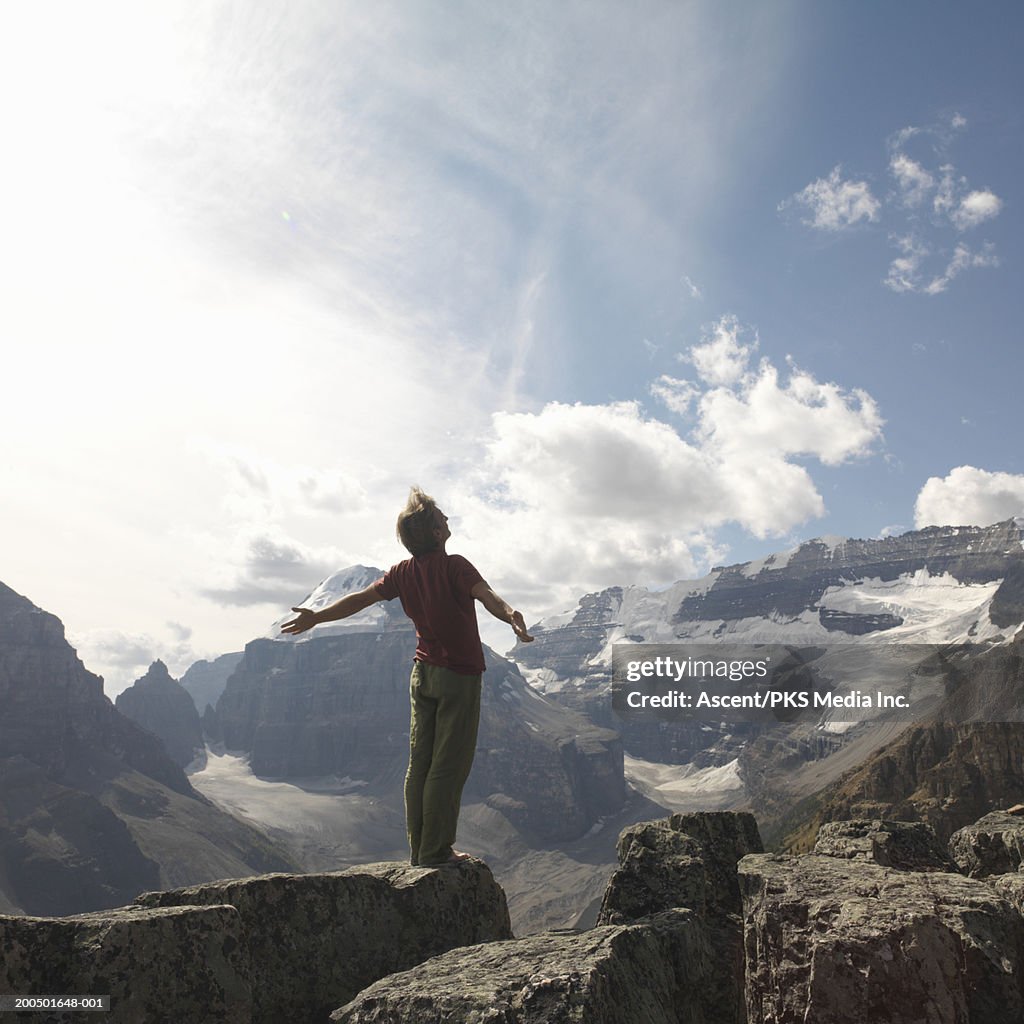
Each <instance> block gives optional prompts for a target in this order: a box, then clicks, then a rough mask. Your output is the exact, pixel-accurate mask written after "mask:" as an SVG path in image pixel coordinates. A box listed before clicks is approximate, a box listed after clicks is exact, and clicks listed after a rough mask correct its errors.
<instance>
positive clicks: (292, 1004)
mask: <svg viewBox="0 0 1024 1024" xmlns="http://www.w3.org/2000/svg"><path fill="white" fill-rule="evenodd" d="M136 903H137V904H139V905H141V906H146V907H170V906H179V905H198V906H205V905H220V904H228V905H230V906H231V907H234V908H235V910H236V911H237V913H238V916H239V918H240V920H241V925H242V934H243V937H244V942H245V947H246V950H247V953H248V956H249V963H250V967H251V971H252V977H253V1018H252V1019H253V1021H254V1024H279V1022H281V1021H306V1020H324V1019H326V1017H327V1014H328V1013H330V1011H331V1010H332V1009H334V1008H335V1007H337V1006H339V1005H341V1004H343V1003H346V1002H348V1001H349V1000H350V999H352V998H353V997H354V996H355V995H356V993H357V992H359V991H361V990H362V989H364V988H366V986H367V985H370V984H371V983H373V982H375V981H377V980H378V979H379V978H383V977H384V976H385V975H388V974H393V973H395V972H396V971H404V970H407V969H408V968H410V967H413V966H414V965H416V964H418V963H421V962H422V961H424V960H426V959H427V958H429V957H432V956H437V955H438V954H440V953H444V952H446V951H447V950H450V949H452V948H454V947H456V946H465V945H471V944H474V943H480V942H494V941H497V940H501V939H508V938H511V936H512V932H511V928H510V926H509V917H508V907H507V905H506V903H505V894H504V893H503V892H502V890H501V888H500V887H499V886H498V884H497V883H496V882H495V881H494V877H493V876H492V875H491V872H490V869H489V868H488V867H487V865H485V864H484V863H482V862H481V861H475V860H471V861H465V862H463V863H460V864H457V865H452V866H449V867H443V868H414V867H410V866H409V865H407V864H399V863H391V864H370V865H366V866H364V867H360V868H350V869H349V870H348V871H338V872H330V873H326V874H315V875H286V874H272V875H262V876H258V877H255V878H240V879H228V880H225V881H222V882H212V883H210V884H208V885H199V886H193V887H190V888H187V889H177V890H173V891H171V892H154V893H145V894H143V895H142V896H140V897H138V899H137V900H136ZM180 1019H182V1020H185V1019H188V1018H187V1017H182V1018H180Z"/></svg>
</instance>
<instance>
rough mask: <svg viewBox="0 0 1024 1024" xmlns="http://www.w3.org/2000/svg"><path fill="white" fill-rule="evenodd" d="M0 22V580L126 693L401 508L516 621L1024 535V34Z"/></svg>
mask: <svg viewBox="0 0 1024 1024" xmlns="http://www.w3.org/2000/svg"><path fill="white" fill-rule="evenodd" d="M4 19H5V31H4V32H3V33H2V35H3V42H2V43H0V48H2V51H3V52H2V53H0V57H2V60H0V66H2V67H3V71H2V72H0V74H3V76H4V79H5V80H4V82H3V85H4V100H3V103H4V117H5V124H7V125H8V126H9V128H8V135H9V139H10V140H11V141H12V142H13V145H11V146H9V147H8V149H9V152H10V153H11V154H12V155H11V156H9V157H8V158H7V160H6V161H5V165H4V167H3V168H2V169H0V178H2V184H3V186H4V194H5V195H6V197H7V199H8V208H7V212H6V217H7V230H6V233H5V234H6V237H5V242H6V244H5V247H4V267H3V275H2V285H0V287H2V288H3V292H4V294H3V296H2V297H0V298H2V303H0V330H2V332H3V336H4V345H5V362H6V369H7V374H6V383H7V387H6V388H5V392H6V394H5V401H4V402H3V405H2V407H0V424H2V426H3V428H4V431H5V435H6V436H7V437H8V438H16V439H17V441H16V443H13V444H11V445H9V446H8V447H7V449H6V450H5V453H4V456H3V458H2V459H0V471H2V472H3V474H4V495H5V500H4V506H5V521H6V529H5V530H4V531H3V536H2V537H0V579H3V580H4V582H6V583H7V584H8V585H10V586H13V587H14V588H15V589H17V590H19V591H21V592H22V593H25V594H26V595H27V596H29V597H30V598H32V599H33V600H34V601H36V602H37V603H39V604H41V605H43V606H44V607H46V608H47V609H49V610H51V611H53V612H55V613H56V614H58V615H60V616H61V617H62V618H63V619H64V621H65V623H66V625H67V627H68V631H69V635H70V636H71V639H72V640H73V641H74V642H75V643H76V644H77V645H78V647H79V649H80V651H81V653H82V656H83V658H84V660H85V661H86V663H87V664H88V665H89V666H90V667H92V668H94V669H95V670H97V671H101V672H102V673H103V674H104V675H105V676H106V678H107V683H108V690H109V691H111V692H115V691H116V690H119V689H120V688H122V687H123V686H124V685H127V683H129V682H131V680H132V679H133V678H134V677H135V676H136V675H138V674H141V671H143V670H144V668H145V665H146V664H147V663H148V661H149V660H151V659H152V658H154V657H157V656H159V657H163V658H164V659H165V660H166V661H167V662H168V664H169V665H170V667H171V670H172V672H175V671H176V672H181V671H183V670H184V668H185V667H187V665H188V664H189V663H190V662H191V660H193V659H194V658H196V657H200V656H209V655H212V654H217V653H220V652H222V651H226V650H237V649H240V647H241V646H242V645H243V644H244V643H245V642H246V641H247V640H248V639H250V638H252V637H253V636H255V635H257V634H259V633H261V632H263V631H264V630H265V629H266V627H267V624H268V623H269V622H271V621H272V620H273V619H274V618H276V617H277V616H278V614H279V612H280V610H281V608H282V606H287V605H289V604H291V603H293V602H294V601H296V600H298V599H299V598H301V597H302V596H303V595H304V594H305V593H307V592H308V591H309V590H311V589H312V588H313V586H315V585H316V583H317V582H318V581H319V580H320V579H321V578H322V577H323V576H324V575H326V574H327V573H329V572H331V571H333V570H334V569H336V568H338V567H340V566H342V565H347V564H351V563H355V562H363V563H371V564H377V565H387V564H390V563H392V562H394V561H396V560H398V559H399V558H400V557H402V551H401V549H400V548H398V547H397V545H396V543H395V541H394V539H393V537H392V534H391V526H390V524H391V523H392V522H393V519H394V515H395V513H396V511H397V508H398V507H399V506H400V505H401V503H402V501H403V499H404V495H405V492H406V490H407V488H408V485H409V484H410V483H412V482H417V483H419V484H421V485H422V486H424V487H425V488H427V489H428V490H430V491H431V492H433V493H434V494H435V495H436V496H437V497H438V499H439V500H440V501H441V503H442V507H444V508H445V510H446V511H447V512H449V513H450V514H451V516H452V522H453V528H454V533H455V537H454V538H453V541H452V543H451V547H452V549H453V550H459V551H462V552H463V553H465V554H467V555H469V556H470V557H472V558H473V559H474V560H475V561H476V562H477V563H478V565H479V566H480V568H481V569H482V571H483V572H484V574H485V576H487V577H488V578H489V580H490V581H491V582H492V584H493V585H494V586H495V588H496V589H497V590H499V592H501V593H503V594H504V595H506V596H507V597H508V598H509V599H510V600H512V601H514V602H515V603H516V604H519V605H521V606H522V607H523V609H524V612H525V613H526V616H527V618H528V619H531V620H533V619H536V618H538V617H540V616H541V615H542V614H545V613H547V612H550V611H554V610H558V609H560V608H561V607H563V606H564V605H565V604H566V603H567V602H570V601H571V600H573V599H574V596H575V595H578V594H580V593H582V592H584V591H586V590H592V589H597V588H600V587H603V586H608V585H612V584H629V583H644V584H651V585H658V584H664V583H668V582H671V581H672V580H675V579H679V578H685V577H687V576H695V575H700V574H702V573H704V572H705V571H706V570H707V569H708V567H709V566H711V565H712V564H717V563H719V562H722V561H725V562H733V561H740V560H745V559H748V558H755V557H760V556H763V555H765V554H767V553H768V552H770V551H775V550H780V549H783V548H786V547H789V546H792V544H794V543H796V542H798V541H799V540H802V539H806V538H809V537H812V536H816V535H820V534H828V533H831V534H840V535H852V536H861V537H870V536H879V535H882V534H884V533H898V532H902V531H903V530H906V529H912V528H914V527H915V526H921V525H927V524H929V523H932V522H949V523H952V522H954V521H955V522H958V523H967V522H990V521H994V520H996V519H1000V518H1005V517H1007V516H1009V515H1013V514H1020V513H1021V511H1022V510H1024V461H1022V456H1021V446H1020V440H1019V435H1020V431H1019V427H1018V421H1019V416H1018V415H1017V414H1016V410H1017V407H1018V404H1019V403H1018V393H1019V387H1020V384H1019V382H1020V380H1021V378H1022V376H1024V374H1022V373H1021V369H1022V365H1021V364H1022V356H1021V354H1020V353H1021V348H1020V345H1019V324H1020V321H1021V299H1020V288H1019V285H1018V282H1019V280H1020V265H1021V260H1020V245H1019V239H1020V238H1021V230H1020V228H1021V224H1020V217H1021V212H1020V211H1021V197H1020V188H1019V182H1020V180H1021V178H1022V175H1021V152H1022V150H1021V146H1022V139H1024V134H1022V126H1021V120H1020V112H1019V97H1020V95H1021V94H1022V82H1021V71H1020V61H1019V55H1018V54H1017V52H1016V42H1017V41H1018V40H1019V39H1020V35H1021V32H1020V30H1021V27H1022V26H1021V22H1022V20H1024V13H1022V11H1021V9H1020V6H1019V5H1017V4H1011V3H998V4H984V5H979V6H975V7H972V8H970V9H968V8H966V7H964V6H963V5H960V4H953V3H900V4H881V3H864V4H839V3H819V2H815V3H810V2H804V3H800V2H793V3H773V4H742V3H681V2H673V3H657V2H647V3H642V4H635V5H628V7H627V5H622V4H613V3H601V2H590V3H586V4H583V3H576V4H573V3H567V4H560V5H545V4H539V3H523V4H517V5H501V6H499V5H481V4H469V3H425V2H420V3H403V4H379V5H373V6H372V8H371V7H369V6H368V5H360V4H354V3H352V4H339V3H326V2H315V0H299V2H295V3H290V4H288V5H285V4H283V3H269V2H262V3H260V2H254V3H250V4H246V5H237V4H231V3H228V2H227V0H223V2H212V3H198V2H191V0H180V2H176V3H168V4H163V5H159V8H157V7H156V6H153V7H150V5H138V4H131V3H125V2H114V0H105V2H100V3H97V4H95V5H88V6H87V7H86V6H83V5H80V4H72V3H66V4H57V5H56V6H47V7H46V8H45V10H44V9H42V8H38V9H31V8H29V7H28V6H26V5H23V9H21V10H18V11H17V12H8V13H6V14H5V16H4ZM494 639H495V642H496V643H497V642H498V641H497V638H494ZM499 646H500V644H499Z"/></svg>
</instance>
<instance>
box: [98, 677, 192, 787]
mask: <svg viewBox="0 0 1024 1024" xmlns="http://www.w3.org/2000/svg"><path fill="white" fill-rule="evenodd" d="M114 703H115V707H116V708H117V710H118V711H120V712H121V714H122V715H124V716H125V718H130V719H131V720H132V721H133V722H135V723H136V724H137V725H140V726H142V728H143V729H145V730H147V731H148V732H151V733H152V734H153V735H154V736H156V737H157V738H158V739H160V741H161V742H162V743H163V745H164V749H165V750H166V751H167V753H168V754H170V756H171V760H172V761H174V763H175V764H176V765H178V766H179V767H180V768H188V767H189V766H190V765H192V764H196V763H199V765H200V766H201V764H202V763H203V762H205V760H206V748H205V745H204V743H203V730H202V725H201V723H200V720H199V712H198V711H196V706H195V703H194V702H193V700H192V697H191V696H190V695H189V694H188V693H187V692H186V690H185V689H184V687H183V686H182V685H181V684H180V683H178V682H177V681H176V680H174V679H172V678H171V675H170V673H169V672H168V671H167V666H166V665H165V664H164V663H163V662H162V661H154V662H153V664H152V665H150V667H149V671H148V672H147V673H146V674H145V675H144V676H143V677H142V678H141V679H137V680H136V681H135V683H134V684H133V685H132V686H129V687H128V689H127V690H124V691H123V692H122V693H119V694H118V696H117V700H116V701H115V702H114Z"/></svg>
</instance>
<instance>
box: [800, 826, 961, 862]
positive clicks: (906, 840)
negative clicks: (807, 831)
mask: <svg viewBox="0 0 1024 1024" xmlns="http://www.w3.org/2000/svg"><path fill="white" fill-rule="evenodd" d="M814 852H815V853H816V854H818V855H819V856H823V857H838V858H840V859H841V860H856V861H867V862H870V863H872V864H880V865H881V866H882V867H888V868H899V869H900V870H902V871H956V870H957V866H956V864H955V863H954V862H953V859H952V858H951V857H950V856H949V854H948V853H947V852H946V851H945V850H944V849H943V848H942V847H941V846H940V845H939V840H938V837H937V836H936V835H935V832H934V831H933V830H932V829H931V828H930V827H929V826H928V825H926V824H925V823H924V822H923V821H883V820H882V819H880V818H875V819H873V820H871V819H867V818H860V819H857V820H855V821H828V822H826V823H825V824H824V825H822V826H821V828H820V829H819V830H818V841H817V842H816V843H815V845H814Z"/></svg>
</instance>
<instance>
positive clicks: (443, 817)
mask: <svg viewBox="0 0 1024 1024" xmlns="http://www.w3.org/2000/svg"><path fill="white" fill-rule="evenodd" d="M409 697H410V700H411V703H412V719H411V722H410V724H409V770H408V772H407V773H406V776H405V820H406V828H407V830H408V833H409V853H410V860H411V861H412V863H413V864H442V863H444V862H445V861H446V860H448V858H449V857H451V854H452V846H453V844H454V843H455V829H456V826H457V825H458V822H459V804H460V801H461V800H462V787H463V786H464V785H465V784H466V779H467V778H469V770H470V768H472V767H473V755H474V754H475V753H476V733H477V727H478V726H479V724H480V676H464V675H460V674H459V673H458V672H452V671H451V669H447V668H440V667H439V666H437V665H427V664H426V663H425V662H422V661H414V662H413V666H412V676H411V677H410V679H409Z"/></svg>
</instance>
